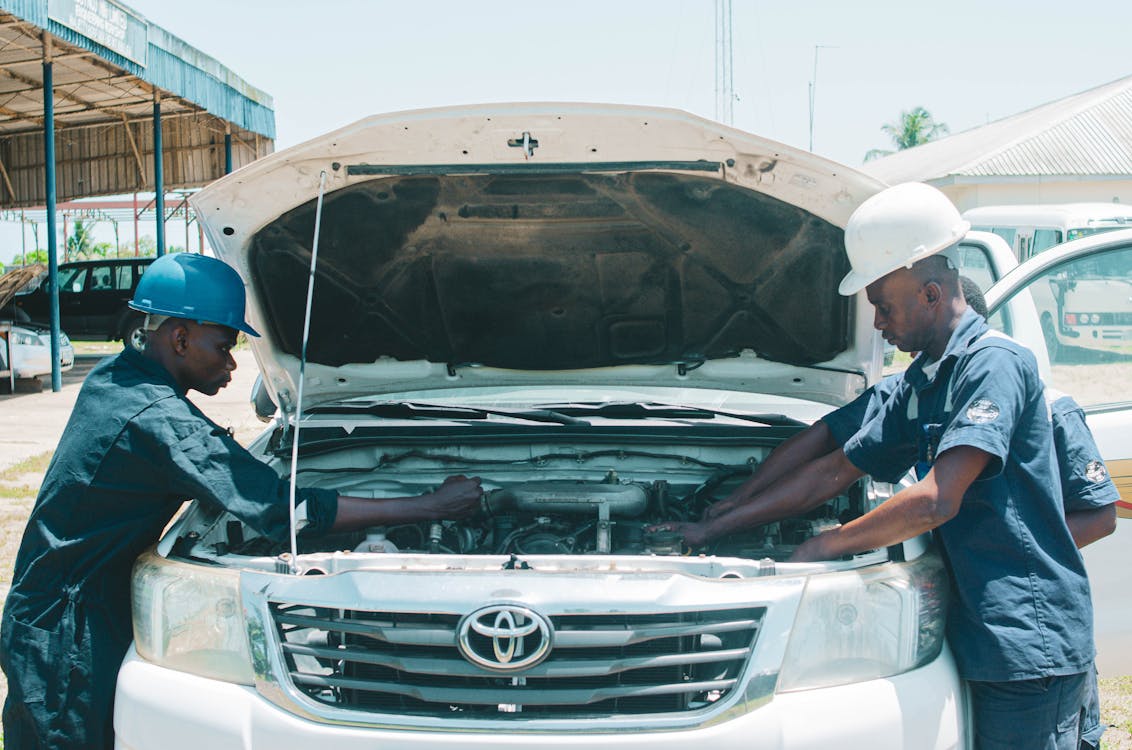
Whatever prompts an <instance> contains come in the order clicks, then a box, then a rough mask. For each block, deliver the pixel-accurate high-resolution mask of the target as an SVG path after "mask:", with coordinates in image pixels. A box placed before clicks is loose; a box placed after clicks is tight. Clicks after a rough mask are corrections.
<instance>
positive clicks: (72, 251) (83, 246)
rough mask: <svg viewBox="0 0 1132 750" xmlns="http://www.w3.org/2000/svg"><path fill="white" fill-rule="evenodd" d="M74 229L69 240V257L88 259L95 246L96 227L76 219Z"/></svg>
mask: <svg viewBox="0 0 1132 750" xmlns="http://www.w3.org/2000/svg"><path fill="white" fill-rule="evenodd" d="M73 226H74V229H72V231H71V236H70V237H68V238H67V252H66V255H67V257H74V256H81V257H84V258H85V257H87V256H88V255H89V253H90V251H91V248H92V247H93V246H94V225H92V224H90V223H89V222H86V221H83V220H82V219H75V223H74V225H73Z"/></svg>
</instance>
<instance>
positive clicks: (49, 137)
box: [43, 33, 63, 393]
mask: <svg viewBox="0 0 1132 750" xmlns="http://www.w3.org/2000/svg"><path fill="white" fill-rule="evenodd" d="M43 164H44V167H45V175H44V180H43V184H44V205H45V206H46V208H47V274H48V276H47V277H48V279H49V283H50V284H51V294H50V295H49V296H50V298H51V390H52V391H53V392H55V393H58V392H59V391H61V390H63V373H62V371H61V370H60V369H59V258H58V255H57V251H58V248H57V247H56V244H55V243H56V238H55V209H56V200H55V199H56V195H55V76H54V70H53V63H52V62H51V37H50V35H48V34H47V33H44V35H43Z"/></svg>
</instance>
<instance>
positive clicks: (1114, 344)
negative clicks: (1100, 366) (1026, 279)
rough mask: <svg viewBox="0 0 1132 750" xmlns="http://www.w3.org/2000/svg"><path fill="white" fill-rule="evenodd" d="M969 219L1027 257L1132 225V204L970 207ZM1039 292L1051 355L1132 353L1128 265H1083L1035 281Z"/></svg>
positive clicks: (1054, 357)
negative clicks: (1040, 281) (1064, 272)
mask: <svg viewBox="0 0 1132 750" xmlns="http://www.w3.org/2000/svg"><path fill="white" fill-rule="evenodd" d="M963 218H964V219H966V220H967V221H969V222H971V228H972V229H975V230H981V231H985V232H993V233H994V234H997V235H998V236H999V237H1001V238H1002V239H1003V240H1005V241H1006V242H1007V244H1009V245H1010V246H1011V248H1012V249H1013V250H1014V254H1015V255H1016V256H1017V257H1018V260H1019V261H1024V260H1027V259H1029V258H1031V257H1033V256H1035V255H1037V254H1039V253H1041V252H1043V251H1045V250H1048V249H1049V248H1051V247H1054V246H1055V245H1060V244H1061V243H1062V242H1068V241H1070V240H1075V239H1078V238H1080V237H1085V236H1087V235H1091V234H1097V233H1100V232H1108V231H1112V230H1114V229H1125V228H1129V227H1132V206H1124V205H1121V204H1119V203H1067V204H1062V205H1044V206H1043V205H1034V206H983V207H981V208H972V209H969V210H967V211H966V212H964V214H963ZM1033 296H1034V303H1035V304H1036V305H1037V307H1038V310H1039V313H1040V315H1041V325H1042V332H1043V334H1044V336H1045V341H1046V348H1047V349H1048V350H1049V355H1050V359H1051V360H1054V361H1076V360H1079V359H1080V358H1081V356H1082V354H1083V353H1084V351H1083V350H1091V351H1093V352H1109V353H1113V354H1117V355H1125V356H1126V355H1130V354H1132V268H1129V267H1127V265H1123V266H1121V265H1107V266H1101V265H1097V264H1093V265H1089V266H1087V267H1085V266H1082V267H1080V268H1077V269H1075V272H1074V273H1073V275H1072V276H1070V275H1068V274H1062V275H1060V276H1057V277H1051V278H1050V279H1049V280H1048V284H1044V285H1041V286H1035V287H1034V288H1033Z"/></svg>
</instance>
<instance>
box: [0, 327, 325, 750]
mask: <svg viewBox="0 0 1132 750" xmlns="http://www.w3.org/2000/svg"><path fill="white" fill-rule="evenodd" d="M289 495H290V492H289V485H288V482H287V480H286V479H282V478H280V477H279V476H278V475H277V474H276V473H275V471H273V470H272V469H271V468H270V467H268V466H267V465H266V464H264V463H263V462H261V461H259V460H258V459H256V458H255V457H254V456H253V455H252V454H250V453H249V452H248V451H247V450H245V449H244V448H243V447H242V446H240V444H239V443H237V442H236V441H235V440H234V439H233V438H232V437H231V436H230V435H229V434H228V432H227V431H226V430H224V429H222V428H220V427H218V426H217V425H216V424H215V423H213V422H212V421H211V420H209V419H208V417H206V416H205V415H204V414H203V413H201V411H200V410H199V409H197V408H196V406H194V405H193V404H192V402H190V401H189V400H188V399H187V398H185V394H184V392H182V391H181V389H180V388H179V386H178V385H177V383H176V382H175V381H174V380H173V378H172V376H171V375H170V374H169V373H168V372H167V371H166V370H165V369H164V368H163V367H162V366H161V365H159V364H158V363H156V362H154V361H152V360H149V359H146V358H145V357H143V356H141V355H140V354H137V353H136V352H134V351H133V350H130V349H127V350H126V351H124V352H123V353H122V354H120V355H118V356H117V357H114V358H112V359H108V360H106V361H104V362H102V363H100V364H99V365H98V366H97V367H95V368H94V369H93V370H91V372H90V374H89V375H87V377H86V380H85V381H84V383H83V386H82V390H81V391H80V392H79V397H78V399H77V400H76V402H75V408H74V411H73V412H72V414H71V418H70V420H69V421H68V422H67V427H66V429H65V430H64V433H63V437H62V439H61V440H60V441H59V446H58V448H57V449H56V451H55V455H54V457H53V458H52V460H51V465H50V466H49V467H48V469H47V475H46V476H45V477H44V481H43V486H42V487H41V488H40V492H39V496H38V497H37V498H36V501H35V506H34V508H33V509H32V512H31V516H30V518H29V519H28V525H27V528H26V529H25V531H24V536H23V540H22V542H21V544H20V550H19V553H18V555H17V556H16V566H15V571H14V576H13V582H12V589H11V591H10V592H9V594H8V599H7V601H6V602H5V605H4V615H3V626H2V630H0V666H3V669H4V673H5V674H6V675H7V678H8V688H9V692H8V698H7V701H6V703H5V708H4V733H5V739H6V740H10V742H9V744H10V745H11V746H12V747H40V746H42V747H58V748H70V747H75V748H97V747H109V746H111V745H112V744H113V742H112V731H111V719H112V706H113V697H114V684H115V681H116V678H117V674H118V666H119V665H120V664H121V661H122V657H123V656H125V654H126V650H127V649H128V647H129V645H130V639H131V636H132V632H131V619H130V572H131V569H132V566H133V563H134V560H135V559H136V558H137V557H138V555H139V554H140V553H141V552H142V551H143V550H145V549H146V548H147V547H149V546H151V545H152V544H153V543H154V542H155V541H156V540H157V538H158V535H159V534H160V533H161V530H162V529H163V528H164V527H165V525H166V524H167V523H168V522H169V520H170V519H171V518H172V517H173V514H174V513H176V511H177V509H178V508H180V507H181V504H182V503H183V502H185V501H186V500H189V499H194V498H195V499H196V500H198V501H199V502H203V503H207V504H209V505H213V506H216V507H220V508H224V509H226V510H228V511H229V512H231V513H232V514H233V515H235V516H236V517H237V518H239V519H240V520H242V521H244V522H245V523H246V524H248V525H249V526H250V527H252V528H253V529H255V530H256V531H258V532H260V533H261V534H264V535H266V536H268V537H270V538H272V539H275V540H278V541H284V540H286V539H287V538H288V537H289V526H290V509H289V503H290V498H289ZM300 498H301V499H302V500H303V501H304V502H305V503H306V515H307V521H308V527H307V528H308V529H310V530H311V531H316V532H317V531H319V530H323V529H326V528H329V527H330V526H332V525H333V523H334V517H335V514H336V513H337V495H336V493H334V492H332V491H327V490H311V489H306V490H302V491H301V494H300ZM37 743H38V744H37Z"/></svg>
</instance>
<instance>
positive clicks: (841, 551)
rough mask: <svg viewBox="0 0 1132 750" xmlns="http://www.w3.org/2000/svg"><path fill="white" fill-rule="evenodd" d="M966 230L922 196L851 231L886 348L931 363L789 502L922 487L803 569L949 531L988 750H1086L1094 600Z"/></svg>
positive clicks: (858, 279)
mask: <svg viewBox="0 0 1132 750" xmlns="http://www.w3.org/2000/svg"><path fill="white" fill-rule="evenodd" d="M968 228H969V227H968V225H967V223H966V222H964V221H963V220H962V219H961V218H960V216H959V213H958V211H956V209H955V207H954V206H953V205H952V204H951V203H950V201H948V200H947V198H946V197H945V196H944V195H943V194H942V193H940V192H939V191H938V190H936V189H934V188H932V187H929V186H927V185H922V184H915V183H910V184H904V185H897V186H895V187H892V188H888V189H887V190H884V191H882V192H881V193H878V194H877V195H875V196H873V197H872V198H870V199H869V200H867V201H865V202H864V203H863V204H862V205H861V206H860V207H859V208H858V209H857V210H856V211H855V212H854V213H853V215H852V216H851V217H850V220H849V223H848V226H847V227H846V232H845V244H846V250H847V252H848V254H849V260H850V262H851V264H852V269H853V270H852V271H851V272H850V273H849V274H848V275H847V276H846V277H845V279H844V280H843V281H842V283H841V287H840V291H841V293H842V294H846V295H850V294H856V293H857V292H859V291H860V290H861V289H865V290H866V292H867V294H868V297H869V301H870V302H871V303H872V304H873V306H874V308H875V318H874V325H875V326H876V327H877V328H878V329H879V330H880V331H881V333H882V335H883V336H884V338H885V340H886V341H888V342H889V343H891V344H893V345H895V346H896V347H897V348H899V349H901V350H902V351H908V352H911V351H918V352H920V353H921V354H920V355H919V356H918V357H917V358H916V360H915V361H914V362H913V363H912V365H911V366H910V367H909V368H908V370H907V372H906V373H905V375H904V378H903V381H902V382H901V383H900V385H899V387H898V388H897V389H896V390H895V392H894V393H893V395H892V396H891V398H889V399H888V400H887V401H886V402H885V404H884V406H883V408H882V409H881V410H880V413H879V414H877V416H876V417H875V418H873V419H872V420H871V421H870V422H869V423H868V424H867V425H865V426H864V427H863V428H862V429H861V431H860V432H858V433H857V434H856V435H854V436H853V437H852V438H850V439H849V440H848V441H847V442H846V444H845V446H844V448H843V449H842V450H840V451H834V452H832V453H830V454H828V455H827V456H825V457H823V458H822V459H819V461H818V462H817V464H818V466H820V468H821V470H820V471H818V472H812V473H809V474H807V475H805V476H799V477H792V478H791V480H790V481H789V482H788V483H784V485H785V484H791V485H793V486H792V487H789V488H785V487H784V489H788V491H789V492H790V493H792V494H794V497H795V498H797V497H806V498H811V499H813V500H814V501H816V502H821V501H823V500H824V499H826V498H829V497H832V496H834V495H835V494H837V493H838V492H839V491H840V490H841V489H843V488H844V487H847V486H848V485H849V484H850V483H852V482H853V481H855V480H856V479H857V478H859V477H860V476H862V475H863V474H866V473H868V474H872V475H876V476H894V475H896V474H898V473H899V472H901V471H905V470H907V469H909V468H913V467H914V468H915V470H916V474H917V477H918V478H919V481H918V482H917V483H916V484H914V485H912V486H911V487H908V488H906V489H904V490H902V491H900V492H899V493H897V494H896V495H895V496H893V497H892V498H891V499H890V500H889V501H887V502H885V503H883V504H882V505H880V506H879V507H877V508H876V509H874V510H872V511H870V512H869V513H866V514H865V515H864V516H861V517H860V518H858V519H855V520H853V521H850V522H849V523H847V524H845V525H843V526H840V527H838V528H836V529H833V530H830V531H827V532H825V533H823V534H821V535H819V536H816V537H813V538H812V539H810V540H808V541H807V542H806V543H805V544H803V545H801V546H800V547H799V548H798V550H797V552H796V553H795V556H794V559H796V560H819V559H830V558H836V557H839V556H841V555H845V554H850V553H854V552H860V551H864V550H869V549H877V548H880V547H885V546H889V545H893V544H897V543H899V542H902V541H904V540H905V539H908V538H911V537H913V536H915V535H917V534H921V533H924V532H926V531H931V530H933V529H934V530H935V531H936V537H937V539H938V540H939V542H940V544H941V546H942V548H943V551H944V556H945V559H946V560H947V563H948V566H949V569H950V571H951V575H952V582H953V586H952V603H951V607H950V610H949V613H948V637H949V642H950V644H951V648H952V651H953V653H954V654H955V658H956V661H957V663H958V667H959V671H960V674H961V675H962V676H963V677H964V678H965V679H966V680H967V681H968V683H969V685H970V688H971V695H972V710H973V718H974V726H975V738H976V747H977V748H979V749H980V750H1007V749H1010V750H1017V749H1018V748H1027V749H1035V750H1037V749H1044V748H1048V749H1051V750H1052V749H1056V750H1071V749H1075V748H1077V746H1078V741H1079V735H1080V722H1081V715H1082V703H1083V693H1084V689H1085V684H1086V678H1087V672H1088V671H1089V670H1091V665H1092V661H1093V657H1094V648H1093V612H1092V604H1091V600H1090V593H1089V584H1088V580H1087V578H1086V576H1085V570H1084V564H1083V561H1082V559H1081V556H1080V554H1079V553H1078V551H1077V547H1076V545H1075V544H1074V541H1073V537H1072V535H1071V534H1070V531H1069V528H1068V526H1067V525H1066V522H1065V516H1064V512H1063V508H1062V503H1061V490H1060V482H1059V480H1058V470H1057V464H1056V458H1055V455H1054V450H1053V438H1052V433H1051V427H1050V420H1049V417H1048V413H1047V410H1046V404H1045V399H1044V396H1043V385H1042V382H1041V380H1040V378H1039V375H1038V368H1037V362H1036V360H1035V358H1034V355H1033V353H1032V352H1030V351H1029V350H1028V349H1027V348H1026V347H1024V346H1022V345H1021V344H1019V343H1017V342H1015V341H1013V340H1012V339H1010V338H1008V337H1006V336H1003V335H1001V334H998V333H996V332H994V331H991V330H990V329H989V327H988V326H987V324H986V321H985V320H984V319H983V318H982V317H980V316H978V315H976V314H975V313H974V312H973V311H971V310H969V309H968V307H967V304H966V303H965V302H964V300H963V295H962V292H961V291H960V287H959V281H958V271H957V270H956V269H955V264H954V262H953V260H952V259H951V257H950V256H951V255H952V253H953V252H954V251H955V249H956V245H957V243H958V241H959V240H960V239H961V238H962V237H963V235H964V234H965V233H966V231H967V229H968ZM818 498H821V500H818Z"/></svg>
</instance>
